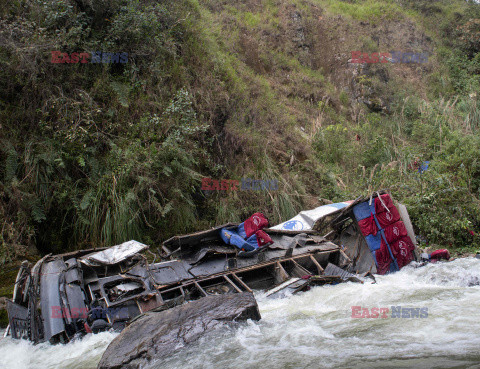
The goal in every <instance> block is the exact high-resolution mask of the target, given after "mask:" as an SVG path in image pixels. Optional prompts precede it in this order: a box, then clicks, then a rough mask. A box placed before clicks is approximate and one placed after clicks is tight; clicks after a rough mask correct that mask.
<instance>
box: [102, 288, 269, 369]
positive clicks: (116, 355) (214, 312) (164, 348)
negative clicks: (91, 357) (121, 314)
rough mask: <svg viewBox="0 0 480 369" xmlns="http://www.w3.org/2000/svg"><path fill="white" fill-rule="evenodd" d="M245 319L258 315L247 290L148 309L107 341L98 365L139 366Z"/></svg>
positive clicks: (113, 367) (114, 368)
mask: <svg viewBox="0 0 480 369" xmlns="http://www.w3.org/2000/svg"><path fill="white" fill-rule="evenodd" d="M246 319H254V320H259V319H260V312H259V311H258V305H257V301H256V300H255V297H254V296H253V294H251V293H249V292H245V293H239V294H227V295H216V296H207V297H204V298H201V299H200V300H196V301H193V302H190V303H188V304H186V305H182V306H177V307H175V308H172V309H169V310H165V311H161V312H148V313H146V314H145V315H143V316H142V317H141V318H139V319H138V320H136V321H134V322H133V323H132V324H131V325H130V326H128V327H127V328H126V329H124V330H123V331H122V333H121V334H120V335H119V336H118V337H116V338H115V339H114V340H113V341H112V342H111V343H110V345H109V346H108V347H107V350H106V351H105V353H104V354H103V356H102V359H101V360H100V363H99V364H98V369H119V368H127V369H133V368H135V369H136V368H139V367H141V366H142V367H143V366H145V364H146V363H148V362H149V361H151V360H157V359H159V358H162V357H165V356H168V355H170V354H172V353H173V352H174V351H176V350H177V349H178V348H179V347H182V346H184V345H186V344H189V343H191V342H193V341H195V340H197V339H198V338H200V336H202V335H203V334H204V333H206V332H208V331H211V330H212V329H215V328H217V327H219V326H221V325H223V324H225V323H226V322H229V321H241V320H246Z"/></svg>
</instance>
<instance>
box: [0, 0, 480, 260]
mask: <svg viewBox="0 0 480 369" xmlns="http://www.w3.org/2000/svg"><path fill="white" fill-rule="evenodd" d="M478 7H479V6H478V5H477V4H475V3H473V2H466V1H461V0H458V1H446V0H445V1H442V0H439V1H409V0H404V1H389V0H378V1H374V0H366V1H354V0H352V1H340V0H338V1H334V0H304V1H303V0H288V1H287V0H263V1H262V0H249V1H228V0H222V1H221V0H205V1H195V0H181V1H175V2H170V1H148V0H145V1H122V0H101V1H91V0H75V1H74V0H53V1H50V2H40V1H35V0H24V1H17V2H10V3H9V4H8V5H7V6H5V7H3V8H2V10H0V12H1V15H2V17H1V18H2V21H1V24H0V32H1V34H0V37H1V46H0V63H1V65H2V67H1V71H0V125H1V128H2V148H1V150H0V180H1V182H0V215H1V217H2V219H4V222H3V226H2V233H1V237H2V243H1V247H2V253H3V254H2V258H3V261H11V260H14V259H15V258H17V257H23V256H24V255H25V254H28V253H29V252H35V248H37V249H38V250H39V251H40V252H41V253H46V252H59V251H63V250H65V249H67V248H77V247H85V246H87V245H101V244H105V245H111V244H114V243H118V242H121V241H124V240H126V239H130V238H135V239H138V240H139V241H143V242H145V243H152V244H158V242H160V241H161V240H163V239H165V238H166V237H169V236H171V235H172V234H175V233H183V232H187V231H192V230H195V229H199V228H204V227H207V226H210V225H213V224H218V223H221V222H225V221H227V220H228V221H239V220H241V219H243V218H245V217H246V216H248V215H249V214H250V213H252V212H253V211H258V210H261V211H264V212H265V213H266V214H267V215H268V216H269V218H270V220H271V221H272V222H273V223H275V222H278V221H279V220H281V219H286V218H288V217H290V216H292V215H293V214H295V213H296V212H297V211H298V210H300V209H302V208H306V207H307V208H308V207H314V206H318V205H319V204H320V203H321V202H322V201H323V199H329V200H333V201H336V200H344V199H348V198H353V197H354V196H357V195H358V194H360V193H366V192H367V191H369V190H373V189H377V188H380V187H390V188H391V189H392V191H393V192H394V195H395V197H396V198H398V199H401V200H403V201H405V202H407V203H408V204H409V206H410V209H411V212H412V215H413V220H414V223H415V224H416V225H417V226H418V229H417V231H418V232H419V233H421V234H422V235H424V236H425V237H427V239H428V240H429V241H430V242H436V243H440V242H447V243H450V244H452V245H453V244H455V245H457V246H460V245H465V244H466V245H478V236H476V235H475V232H476V231H477V230H480V214H479V210H478V198H479V192H478V191H479V185H480V178H479V174H480V165H479V164H478V163H477V159H476V157H477V154H476V153H478V149H479V148H480V140H479V136H478V127H479V125H480V108H479V104H480V103H479V100H478V96H477V95H475V91H478V88H479V71H480V67H479V65H480V61H479V60H480V57H479V56H478V55H479V54H478V51H479V45H478V41H476V40H477V39H478V29H479V24H480V23H478V22H479V21H478V19H479V18H480V15H479V12H480V11H479V9H478ZM52 51H59V52H62V53H67V54H68V55H69V56H71V55H72V53H75V52H78V53H82V52H87V53H89V54H90V55H91V54H93V53H94V52H96V51H103V52H119V53H120V52H125V53H128V62H127V63H125V64H122V63H90V62H89V63H52V62H51V60H52ZM352 51H362V52H366V53H373V52H390V51H402V52H422V53H428V62H427V63H421V64H420V63H410V64H407V63H372V64H357V63H351V62H349V60H350V59H351V55H352V54H351V52H352ZM65 60H67V59H65ZM90 61H91V59H90ZM458 147H461V148H462V149H461V150H458ZM415 160H417V161H419V162H421V161H423V160H430V161H431V163H432V164H431V166H430V169H429V170H428V171H427V172H426V173H425V174H423V175H422V176H420V175H419V174H418V173H417V172H416V171H415V170H413V169H412V163H414V162H415ZM202 177H211V178H215V179H237V180H240V179H241V178H255V179H276V180H278V182H279V189H278V190H277V191H215V192H210V193H206V192H204V191H202V190H201V179H202ZM445 219H449V220H450V221H448V225H445V224H444V223H445ZM469 230H472V231H473V232H474V235H472V234H471V233H469V232H468V231H469ZM26 247H30V251H28V249H27V248H26Z"/></svg>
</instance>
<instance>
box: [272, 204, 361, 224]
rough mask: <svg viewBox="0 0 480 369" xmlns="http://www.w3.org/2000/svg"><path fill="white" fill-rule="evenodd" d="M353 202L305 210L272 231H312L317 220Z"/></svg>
mask: <svg viewBox="0 0 480 369" xmlns="http://www.w3.org/2000/svg"><path fill="white" fill-rule="evenodd" d="M352 202H353V201H344V202H338V203H336V204H328V205H323V206H319V207H318V208H315V209H312V210H303V211H301V212H300V213H298V214H297V215H295V216H294V217H293V218H292V219H290V220H287V221H286V222H283V223H280V224H277V225H276V226H274V227H271V229H278V230H285V231H306V230H310V229H312V227H313V225H314V224H315V222H316V221H317V220H319V219H320V218H323V217H324V216H326V215H328V214H331V213H333V212H335V211H337V210H339V209H343V208H345V207H347V206H348V205H350V204H351V203H352Z"/></svg>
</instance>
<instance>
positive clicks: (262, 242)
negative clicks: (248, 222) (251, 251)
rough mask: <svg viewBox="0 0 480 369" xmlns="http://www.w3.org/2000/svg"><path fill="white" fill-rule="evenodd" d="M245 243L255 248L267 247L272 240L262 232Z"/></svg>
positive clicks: (258, 232)
mask: <svg viewBox="0 0 480 369" xmlns="http://www.w3.org/2000/svg"><path fill="white" fill-rule="evenodd" d="M246 242H248V243H249V244H250V245H252V246H253V247H255V248H258V247H263V246H268V245H271V244H272V243H273V241H272V239H271V238H270V236H269V235H268V234H266V233H265V232H264V231H262V230H260V231H257V232H256V233H255V234H253V235H251V236H250V237H248V238H247V240H246Z"/></svg>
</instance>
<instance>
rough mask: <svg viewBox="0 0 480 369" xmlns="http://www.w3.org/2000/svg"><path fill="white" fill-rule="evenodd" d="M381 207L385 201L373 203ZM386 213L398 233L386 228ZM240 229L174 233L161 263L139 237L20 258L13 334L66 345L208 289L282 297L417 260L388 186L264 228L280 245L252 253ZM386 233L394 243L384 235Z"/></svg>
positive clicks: (11, 307) (11, 310)
mask: <svg viewBox="0 0 480 369" xmlns="http://www.w3.org/2000/svg"><path fill="white" fill-rule="evenodd" d="M382 198H383V199H384V200H385V201H382ZM378 203H382V206H377V208H375V205H376V204H378ZM384 212H387V215H386V216H385V214H384ZM390 213H392V214H390ZM387 218H391V219H390V221H391V223H392V224H396V227H397V228H398V230H397V228H395V230H393V231H392V232H393V233H392V232H391V230H388V228H387V227H390V225H389V224H387V223H388V222H387V220H386V219H387ZM365 219H367V220H366V221H365ZM368 219H370V220H368ZM369 222H370V223H369ZM367 223H368V224H367ZM400 223H401V224H400ZM399 225H401V227H399ZM238 226H239V225H238V224H233V223H229V224H225V225H222V226H218V227H215V228H212V229H210V230H206V231H202V232H197V233H193V234H189V235H184V236H175V237H173V238H171V239H169V240H167V241H165V242H164V243H163V244H162V251H161V254H162V255H161V258H162V260H161V261H159V262H155V260H153V262H151V263H149V262H148V260H147V257H146V252H149V251H148V246H146V245H144V244H141V243H139V242H137V241H129V242H125V243H123V244H121V245H117V246H113V247H110V248H104V249H93V250H83V251H77V252H72V253H66V254H62V255H47V256H45V257H44V258H42V259H41V260H39V261H38V262H37V263H36V264H35V265H34V266H33V267H32V266H31V265H30V264H29V263H28V262H23V264H22V265H21V267H20V270H19V272H18V275H17V280H16V283H15V289H14V294H13V298H12V300H8V301H7V311H8V316H9V327H8V328H7V331H6V334H7V335H11V336H12V337H13V338H18V339H20V338H24V339H28V340H31V341H33V342H35V343H37V342H50V343H65V342H68V341H70V340H71V339H73V338H75V337H78V336H82V335H84V334H86V333H91V332H94V333H96V332H101V331H105V330H109V329H114V330H119V331H120V330H122V329H124V328H125V327H126V326H127V325H128V324H129V322H131V321H132V320H133V319H134V318H136V317H138V316H140V315H142V314H144V313H146V312H147V311H162V310H166V309H170V308H173V307H175V306H178V305H183V304H185V303H187V302H190V301H194V300H199V299H201V298H202V297H206V296H210V295H221V294H235V293H243V292H252V291H253V290H256V291H258V290H265V291H266V292H265V293H266V295H267V296H269V297H272V298H275V297H283V296H288V295H290V294H292V293H297V292H300V291H305V290H308V289H309V288H310V286H314V285H325V284H336V283H339V282H344V281H354V282H359V283H364V282H365V281H372V280H373V281H374V277H373V274H374V273H379V274H384V273H386V272H392V271H395V270H398V269H400V268H401V267H402V266H404V265H405V263H406V262H407V261H408V262H409V261H411V260H416V259H417V254H416V249H415V247H414V242H415V235H414V234H413V228H412V226H411V223H410V220H409V218H408V213H407V212H406V209H405V207H404V206H402V205H401V204H397V205H396V206H395V205H393V202H391V198H390V196H389V195H388V193H386V192H380V193H378V192H377V193H375V194H373V195H372V196H371V197H369V198H358V199H357V200H355V201H350V202H345V203H339V204H331V205H325V206H321V207H319V208H316V209H313V210H309V211H303V212H301V213H300V214H298V215H297V216H296V217H294V218H292V219H291V220H289V221H286V222H284V223H282V224H280V225H277V226H275V227H272V228H264V229H263V231H265V232H266V233H267V234H268V235H269V236H270V238H271V241H272V242H273V243H271V244H270V245H268V246H265V247H262V248H261V250H260V251H259V252H256V253H253V254H252V255H248V257H245V256H244V255H242V252H239V249H238V248H237V247H235V246H234V245H228V244H226V243H225V242H224V241H223V240H222V237H221V235H220V232H221V231H222V230H235V229H236V228H237V227H238ZM375 227H376V229H375ZM375 231H376V232H375ZM368 232H371V233H372V234H368ZM389 232H390V233H392V234H393V235H394V236H395V237H397V239H395V240H394V241H391V239H390V240H388V239H387V238H385V234H387V235H388V234H389ZM373 233H375V235H373ZM397 233H398V234H397ZM322 234H323V235H324V236H322ZM377 235H378V236H377ZM370 236H373V240H372V237H370ZM399 240H400V241H399ZM401 240H403V241H401ZM389 241H390V242H389ZM401 242H404V244H405V245H407V244H408V245H407V247H405V245H404V247H402V244H401ZM399 245H400V246H399ZM381 252H383V254H381ZM405 253H408V255H407V256H405V255H406V254H405ZM150 254H152V255H153V253H151V252H150ZM244 254H245V253H244ZM401 254H402V255H403V254H405V255H403V256H402V255H401ZM242 256H243V257H242ZM379 256H380V257H379ZM387 256H389V257H391V259H390V263H389V264H388V268H387V269H385V268H386V264H385V260H383V259H385V258H386V257H387ZM157 257H158V256H157ZM382 260H383V261H382ZM379 269H382V270H379Z"/></svg>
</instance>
